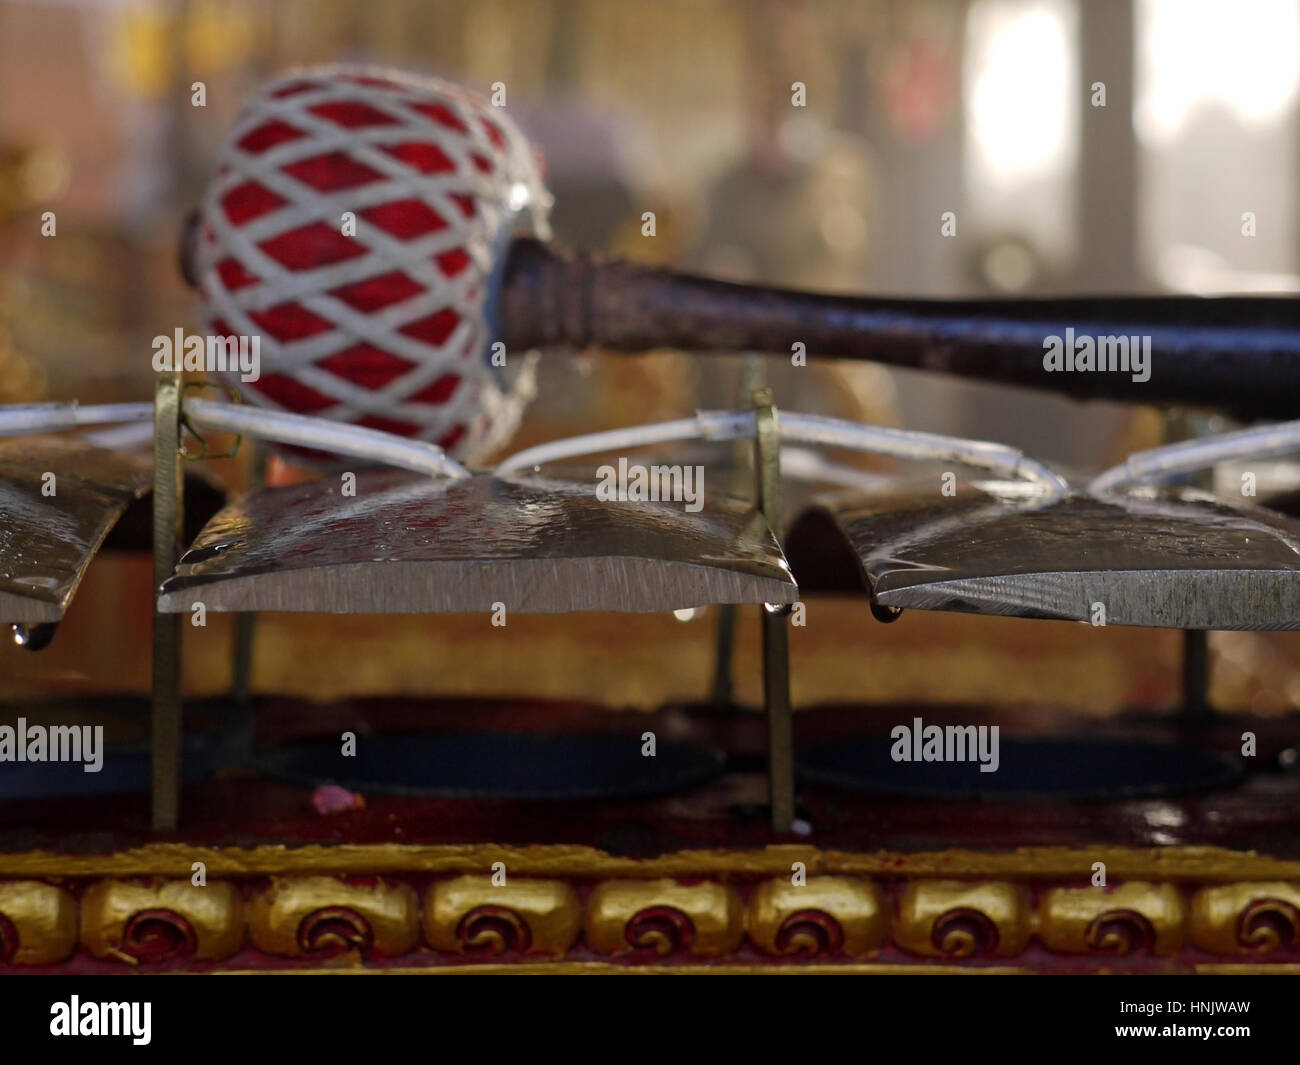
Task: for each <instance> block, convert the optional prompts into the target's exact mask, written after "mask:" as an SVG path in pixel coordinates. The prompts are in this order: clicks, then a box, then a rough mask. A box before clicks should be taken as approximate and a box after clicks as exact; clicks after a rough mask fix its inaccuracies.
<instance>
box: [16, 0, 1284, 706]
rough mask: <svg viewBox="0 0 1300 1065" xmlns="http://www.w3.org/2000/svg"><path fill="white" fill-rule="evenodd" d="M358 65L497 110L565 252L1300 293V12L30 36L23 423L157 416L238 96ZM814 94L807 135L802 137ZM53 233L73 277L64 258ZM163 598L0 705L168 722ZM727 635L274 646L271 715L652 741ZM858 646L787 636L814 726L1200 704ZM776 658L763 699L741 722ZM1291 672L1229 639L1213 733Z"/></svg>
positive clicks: (651, 408) (571, 15) (417, 9)
mask: <svg viewBox="0 0 1300 1065" xmlns="http://www.w3.org/2000/svg"><path fill="white" fill-rule="evenodd" d="M340 60H355V61H372V62H376V63H382V64H390V65H394V66H398V67H401V68H403V69H406V70H410V71H416V72H426V73H432V74H437V75H440V76H443V77H446V78H449V79H452V80H455V81H458V82H461V83H464V84H466V85H468V86H471V87H473V88H476V89H478V90H481V91H486V90H487V89H488V87H489V86H490V85H492V84H493V83H494V82H502V83H504V84H505V86H506V89H507V94H508V97H507V101H508V109H509V111H510V113H511V114H512V115H513V116H514V118H515V119H516V121H517V122H518V123H519V125H520V126H521V127H522V128H523V129H524V131H525V132H526V133H528V134H529V135H530V136H531V137H532V139H533V140H534V141H535V142H536V143H538V144H539V145H540V146H541V147H542V149H543V151H544V153H545V155H546V159H547V165H548V180H549V183H550V185H551V188H552V191H553V193H554V195H555V200H556V209H555V213H554V216H553V223H554V228H555V232H556V237H557V239H558V240H559V241H561V242H562V243H565V244H568V245H571V246H577V247H588V248H598V249H604V250H607V251H610V252H613V253H617V254H620V255H624V256H627V257H630V258H634V259H639V260H642V261H657V262H664V263H672V264H675V265H679V266H685V267H690V268H697V269H701V270H707V271H709V272H712V273H715V274H719V275H722V276H726V277H730V278H734V279H741V280H754V281H762V282H768V283H773V284H783V285H791V286H803V287H812V288H818V289H823V290H827V291H870V292H878V293H897V294H908V295H925V296H943V295H961V296H981V295H987V296H995V295H999V294H1008V293H1028V294H1051V293H1066V292H1105V291H1111V292H1128V293H1132V292H1148V291H1149V292H1157V291H1191V292H1229V291H1295V290H1296V288H1297V284H1298V282H1297V280H1296V275H1297V274H1298V273H1300V183H1298V182H1297V181H1296V175H1297V172H1298V170H1300V168H1298V166H1297V163H1298V162H1300V158H1298V156H1300V101H1298V99H1297V96H1298V90H1300V0H1219V2H1215V0H1132V2H1130V0H1089V2H1084V0H656V2H654V3H641V2H633V0H472V2H462V0H364V2H349V0H170V2H165V0H79V2H74V0H66V2H65V0H36V2H33V0H0V402H21V401H33V400H43V399H72V398H78V399H80V400H82V401H83V402H89V401H108V400H115V399H141V398H147V397H148V396H149V395H150V394H151V380H150V365H149V355H150V353H151V351H150V346H149V339H150V338H151V337H153V336H154V335H156V334H160V333H170V332H171V331H172V330H173V329H175V328H176V327H177V326H184V327H185V328H186V329H187V330H191V331H192V330H195V329H197V322H196V320H195V318H194V313H193V311H194V308H193V303H192V299H191V297H190V294H189V293H188V291H187V290H186V289H185V287H184V285H183V284H182V282H181V280H180V278H179V276H178V274H177V270H176V266H175V260H176V244H177V237H178V233H179V228H180V222H181V219H182V218H183V216H184V214H185V212H186V211H188V210H189V208H190V207H191V206H193V205H194V204H195V203H196V201H197V200H198V198H199V197H200V195H201V192H202V189H203V186H204V184H205V182H206V181H207V179H208V177H209V175H210V172H211V167H212V160H213V158H214V156H215V154H216V151H217V149H218V147H219V145H220V143H221V140H222V138H223V137H224V135H225V131H226V129H227V128H228V126H229V124H230V122H231V120H232V118H233V116H234V114H235V112H236V111H237V109H238V107H239V105H240V103H241V101H242V99H243V97H244V96H245V95H246V94H247V93H248V92H249V91H250V90H251V89H252V88H254V87H255V86H256V85H257V84H258V83H259V82H261V81H262V80H264V79H266V78H267V77H269V76H271V75H272V74H274V73H277V72H280V71H282V70H284V69H286V68H289V67H293V66H297V65H303V64H310V63H317V62H328V61H340ZM196 81H202V82H203V83H204V85H205V88H206V106H204V107H194V106H192V104H191V93H192V85H193V83H194V82H196ZM795 82H801V83H803V85H804V86H805V87H806V106H803V107H796V106H792V101H791V87H792V84H793V83H795ZM47 211H53V212H55V216H56V219H57V239H50V238H48V237H45V236H43V235H42V216H43V213H44V212H47ZM645 211H653V212H655V216H656V233H655V235H654V236H653V237H646V236H643V235H642V227H641V219H642V215H643V213H644V212H645ZM948 211H951V212H955V215H956V233H955V235H952V236H944V235H942V232H941V218H942V216H943V214H944V212H948ZM1245 212H1252V213H1253V215H1254V218H1255V228H1254V235H1253V236H1246V235H1244V234H1243V222H1242V216H1243V214H1244V213H1245ZM739 366H740V356H739V355H738V356H737V357H736V358H734V359H723V360H710V361H709V362H708V363H707V364H702V362H701V361H699V360H692V359H689V358H687V357H684V356H681V355H679V354H676V353H672V352H663V353H656V354H654V355H651V356H647V357H645V358H642V359H628V358H612V357H605V358H602V357H601V356H600V355H599V353H587V354H582V355H575V356H554V357H551V358H548V359H547V360H546V361H545V363H544V364H543V368H542V372H541V377H540V394H539V399H538V401H537V402H536V403H535V404H534V405H533V407H532V408H531V409H530V412H529V414H528V416H527V419H526V422H525V425H524V427H523V430H522V431H521V433H520V435H519V437H518V438H517V440H516V443H517V444H519V445H522V444H526V443H531V442H535V441H537V440H542V439H548V438H554V437H558V436H562V435H568V434H570V433H578V432H583V431H586V430H591V429H596V428H606V427H609V426H613V425H627V424H634V423H639V422H645V421H653V420H656V419H660V418H667V417H676V416H680V415H681V414H682V413H683V412H687V411H689V410H691V409H693V408H695V407H696V406H700V405H727V404H729V403H730V401H731V400H732V399H733V398H734V395H735V392H736V388H737V381H738V377H739ZM768 367H769V368H768V375H769V378H770V380H771V383H772V384H773V385H774V387H775V389H776V395H777V400H778V403H780V404H782V405H785V406H787V407H791V408H798V409H804V410H815V411H820V412H825V413H831V414H837V415H841V416H844V417H851V418H860V419H865V420H871V421H876V422H881V423H885V424H900V425H907V426H909V427H913V428H919V429H928V430H934V431H942V432H947V433H957V434H963V435H970V436H977V437H984V438H989V439H996V440H1002V441H1005V442H1008V443H1011V444H1014V445H1015V446H1018V447H1021V448H1024V449H1025V450H1027V451H1029V452H1031V453H1033V454H1035V455H1036V456H1039V457H1042V458H1045V459H1048V460H1055V461H1058V462H1063V463H1067V464H1070V465H1074V466H1084V467H1101V466H1104V465H1108V464H1110V463H1112V462H1114V461H1116V460H1117V459H1118V458H1120V457H1121V456H1122V455H1123V454H1125V453H1126V452H1127V451H1129V450H1132V449H1133V448H1137V447H1145V446H1151V445H1153V444H1155V443H1157V442H1159V441H1160V440H1162V439H1164V438H1166V437H1167V435H1168V434H1169V433H1170V432H1180V431H1184V430H1185V428H1186V425H1185V424H1182V425H1181V427H1179V425H1178V424H1175V423H1171V419H1170V418H1169V416H1168V415H1167V414H1166V413H1165V412H1158V411H1154V410H1149V409H1144V410H1138V409H1134V408H1120V407H1115V406H1111V405H1106V404H1097V403H1091V404H1086V405H1085V404H1072V403H1069V402H1066V401H1064V400H1059V399H1054V398H1050V397H1043V396H1040V395H1036V394H1030V393H1020V392H1016V391H1014V390H1008V389H999V388H994V387H991V386H984V385H970V384H961V383H957V382H953V381H949V380H946V379H939V378H927V377H924V376H922V375H917V374H914V373H910V372H906V371H901V372H890V371H885V370H882V369H878V368H873V367H869V366H862V365H858V366H836V365H827V364H824V363H823V364H818V365H810V367H809V368H808V369H795V368H792V367H790V366H789V365H788V360H772V361H771V362H770V363H769V364H768ZM242 469H243V468H242V467H240V466H234V467H231V468H230V469H228V470H223V471H222V476H223V479H226V480H228V481H230V482H231V483H233V484H238V483H239V480H240V477H241V476H242ZM141 566H143V567H144V571H145V572H147V566H148V563H147V560H132V559H120V560H116V561H114V562H111V563H110V562H108V561H107V560H105V561H104V562H103V563H101V564H97V567H96V568H95V569H94V570H92V576H91V578H88V583H87V585H86V586H85V587H84V588H83V591H82V592H81V594H80V595H79V596H78V598H77V600H76V602H75V603H74V607H73V610H72V611H71V612H70V613H69V616H68V620H67V622H66V623H65V626H64V629H65V631H64V632H62V633H61V635H60V639H59V640H58V641H56V644H55V646H54V647H52V648H51V649H50V650H49V651H47V652H44V653H43V654H42V655H41V656H31V655H26V654H24V653H22V652H18V651H15V650H13V649H11V648H5V649H4V650H2V651H0V687H4V688H17V689H18V690H31V689H40V690H45V689H47V688H49V687H51V686H53V687H61V688H64V689H67V688H72V689H77V690H79V689H81V688H94V687H99V688H103V687H105V686H108V687H110V688H112V687H116V688H124V689H138V690H145V689H147V684H148V679H147V678H148V662H147V655H148V642H147V626H148V623H149V611H148V580H147V577H145V578H144V581H143V585H144V586H143V588H141V587H139V584H140V572H139V570H140V567H141ZM704 614H705V620H704V621H701V620H699V619H697V620H696V621H694V622H691V623H688V624H685V625H683V624H681V623H678V622H674V621H673V619H672V618H666V619H664V618H621V619H619V622H618V625H617V626H610V625H609V624H608V621H607V620H602V619H598V618H573V619H566V622H565V624H564V626H561V627H557V626H555V625H553V624H552V623H550V622H548V621H546V619H518V620H517V622H516V621H512V623H511V627H510V637H509V638H508V639H503V638H502V637H501V634H500V630H497V631H493V630H490V629H487V628H486V623H485V624H484V626H483V627H482V628H483V630H484V631H483V632H479V627H478V626H475V625H470V624H467V623H466V622H465V621H464V620H463V619H445V618H443V619H439V618H421V619H355V618H353V619H334V618H268V619H264V620H265V622H266V623H265V624H264V625H263V626H262V627H261V628H260V629H259V642H258V646H257V653H256V656H255V668H254V680H255V685H256V686H257V687H258V688H259V689H260V690H274V691H286V692H294V693H298V694H308V695H314V696H318V697H327V696H334V695H342V694H347V693H351V692H396V691H403V692H420V693H429V694H433V693H446V694H451V693H457V694H464V693H477V692H482V691H491V692H494V693H498V694H510V693H514V692H519V693H523V692H532V693H535V694H552V695H576V696H582V697H591V698H599V699H601V700H602V701H607V702H610V703H613V704H630V705H637V706H653V705H656V704H657V703H659V702H661V701H663V700H666V699H674V698H688V697H691V696H692V695H699V694H701V693H702V692H703V691H704V690H705V689H706V687H707V677H708V672H709V653H710V651H711V640H710V639H709V633H710V631H711V628H710V627H708V625H707V612H704ZM863 614H864V607H863V605H862V604H861V603H860V602H858V603H838V602H828V603H826V604H824V605H822V606H817V607H814V608H812V609H810V613H809V624H808V628H807V629H806V630H803V631H799V630H796V632H795V633H794V637H793V638H794V655H795V694H796V698H797V699H799V700H800V701H801V702H803V703H807V702H810V701H813V702H815V701H820V700H826V699H853V700H864V701H873V700H880V699H896V698H934V699H941V700H949V701H951V700H963V699H986V700H1003V701H1010V702H1018V703H1025V702H1034V701H1038V700H1049V701H1057V702H1064V703H1067V704H1070V705H1072V706H1074V707H1075V708H1076V709H1079V710H1083V711H1087V712H1092V713H1098V714H1103V713H1112V712H1114V711H1116V710H1118V709H1122V708H1124V707H1126V706H1132V705H1161V704H1163V703H1165V702H1169V701H1171V700H1172V699H1174V698H1175V697H1176V693H1177V676H1178V673H1177V660H1178V640H1177V634H1172V633H1146V632H1143V633H1133V632H1132V631H1131V630H1130V631H1127V632H1126V631H1123V630H1120V631H1117V632H1110V631H1107V630H1091V631H1088V630H1085V629H1083V628H1081V627H1079V626H1069V625H1065V624H1063V623H1061V624H1058V623H1041V622H1030V623H1022V622H1016V621H1013V620H1008V619H971V618H963V617H954V616H931V617H923V618H922V617H912V616H909V623H908V624H905V625H898V626H893V627H891V628H889V629H882V628H880V627H878V626H872V627H865V625H866V623H864V621H863V620H862V619H863ZM123 618H125V619H126V621H125V622H124V621H123ZM570 622H571V623H572V624H570ZM79 626H80V628H79ZM753 636H754V634H753V633H747V641H748V642H746V643H745V645H744V646H742V648H741V653H742V659H741V661H740V662H739V663H738V677H739V678H740V679H741V680H742V684H741V691H740V694H741V696H742V697H750V698H756V696H757V692H756V689H755V690H750V689H749V688H747V687H746V686H747V685H749V684H750V683H751V681H753V682H754V683H756V681H757V673H756V671H755V670H753V669H750V668H749V666H748V665H747V663H746V661H745V659H744V657H743V656H744V655H747V654H752V653H753V651H754V642H755V641H752V640H750V639H749V638H750V637H753ZM228 639H229V631H228V629H227V627H226V619H214V621H213V622H212V624H211V627H210V629H209V630H208V631H204V632H201V633H198V634H193V633H192V634H190V635H189V640H190V644H191V648H190V650H188V651H187V670H189V682H190V684H191V687H192V688H193V689H194V690H217V689H220V688H221V686H222V685H224V684H225V683H226V670H227V669H228V663H229V654H228V649H227V646H226V645H227V642H228ZM341 644H345V645H347V646H348V647H349V648H350V650H349V653H348V655H346V656H343V658H342V659H341V658H340V656H339V655H338V648H339V646H340V645H341ZM1298 647H1300V644H1298V643H1297V641H1296V640H1295V639H1294V638H1292V637H1289V636H1266V637H1258V636H1249V635H1242V634H1215V635H1214V636H1213V638H1212V649H1213V653H1214V656H1215V663H1216V667H1215V670H1214V688H1213V694H1214V696H1215V698H1216V699H1217V700H1218V701H1219V702H1220V703H1222V704H1224V705H1230V706H1234V707H1239V708H1242V709H1252V710H1255V711H1257V712H1263V713H1279V712H1284V711H1285V710H1288V709H1294V708H1296V707H1300V676H1298V675H1297V674H1296V672H1295V671H1294V670H1293V669H1292V668H1291V667H1292V666H1293V665H1294V664H1298V663H1300V656H1297V654H1296V650H1297V648H1298ZM601 649H603V650H606V651H609V652H610V653H609V654H606V655H604V657H603V658H602V657H601V656H600V655H599V654H598V653H597V652H598V651H599V650H601ZM664 661H671V662H672V663H673V665H674V668H671V669H664V668H662V667H663V662H664ZM307 662H310V663H311V668H310V669H306V668H304V663H307ZM936 663H941V664H942V667H943V668H936Z"/></svg>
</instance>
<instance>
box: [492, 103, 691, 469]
mask: <svg viewBox="0 0 1300 1065" xmlns="http://www.w3.org/2000/svg"><path fill="white" fill-rule="evenodd" d="M514 113H515V115H516V117H517V120H518V122H519V125H520V128H521V129H523V131H524V133H525V134H526V135H527V136H528V137H529V139H530V140H531V141H532V142H533V143H534V144H536V145H538V146H539V147H540V149H541V151H542V154H543V156H544V158H545V163H544V166H545V171H544V175H545V180H546V184H547V187H548V188H549V189H550V190H551V193H552V195H553V196H554V200H555V205H554V208H553V210H552V213H551V216H550V221H551V227H552V230H553V232H554V235H555V241H556V243H557V244H559V245H561V246H564V247H569V248H578V249H584V250H585V249H591V250H594V251H598V252H606V253H609V254H615V255H627V256H629V257H631V258H636V259H639V260H641V261H645V260H646V257H647V252H655V253H661V254H667V255H668V257H669V259H671V258H672V257H673V256H674V252H675V248H676V245H677V244H678V241H676V240H675V239H674V234H676V233H678V232H679V231H680V229H681V228H682V227H681V226H680V225H679V224H676V223H675V221H674V218H673V217H672V216H671V212H666V211H664V210H663V209H662V207H660V206H659V205H655V215H656V218H655V225H656V235H657V236H658V237H659V238H660V239H658V240H655V241H645V240H642V239H641V237H640V227H641V225H642V212H643V210H646V209H649V205H646V206H645V207H643V206H642V204H643V203H645V200H644V197H643V196H640V195H639V194H638V190H637V188H636V184H635V180H634V175H633V168H632V165H631V162H630V158H629V151H628V147H627V145H628V140H629V137H630V136H632V135H634V133H635V129H636V120H635V116H632V115H629V114H626V113H616V112H613V111H611V110H608V109H602V108H599V107H597V106H596V105H593V104H592V103H591V102H590V101H588V100H586V99H579V98H577V97H573V96H560V97H551V98H549V99H543V100H540V101H533V102H530V103H528V104H521V105H520V106H519V107H518V109H517V110H516V111H515V112H514ZM690 382H691V375H690V371H689V368H688V359H687V358H686V357H684V356H679V355H676V354H667V353H665V354H663V355H652V356H649V357H647V358H635V359H632V358H626V357H623V356H617V355H612V356H606V357H603V358H602V357H600V356H599V354H598V353H593V352H575V353H572V354H567V353H563V352H555V353H550V354H548V356H547V358H546V359H545V360H544V362H543V365H542V368H541V371H540V372H539V374H538V396H537V400H536V401H535V402H534V403H533V404H532V405H531V406H530V407H529V410H528V412H527V413H526V414H525V416H524V422H523V424H522V426H521V427H520V431H519V433H518V434H516V436H515V438H514V440H513V441H512V443H511V445H510V450H515V449H517V448H520V447H527V446H528V445H529V444H532V443H536V442H539V441H541V440H549V439H555V438H557V437H562V436H568V435H572V434H574V433H580V432H583V431H587V430H595V429H606V428H613V427H615V426H623V425H636V424H640V423H642V422H649V421H655V420H657V419H662V418H669V417H677V416H680V415H681V414H683V413H687V412H689V411H690V410H692V409H693V408H694V407H695V406H696V405H697V403H696V399H695V397H694V395H693V393H692V391H691V387H690Z"/></svg>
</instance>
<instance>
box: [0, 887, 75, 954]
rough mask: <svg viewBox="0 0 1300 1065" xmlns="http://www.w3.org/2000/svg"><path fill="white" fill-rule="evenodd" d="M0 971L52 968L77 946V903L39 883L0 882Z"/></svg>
mask: <svg viewBox="0 0 1300 1065" xmlns="http://www.w3.org/2000/svg"><path fill="white" fill-rule="evenodd" d="M0 929H3V931H0V968H4V967H6V966H10V965H53V964H56V963H57V962H61V961H63V960H64V959H65V958H67V957H68V956H69V955H71V954H72V952H73V951H74V950H75V949H76V946H77V902H76V900H75V899H74V898H73V897H72V895H71V893H70V892H68V891H66V890H65V889H64V888H61V887H58V886H56V885H54V884H46V883H43V882H42V881H39V880H6V881H0Z"/></svg>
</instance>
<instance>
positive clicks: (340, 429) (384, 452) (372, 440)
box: [184, 399, 470, 477]
mask: <svg viewBox="0 0 1300 1065" xmlns="http://www.w3.org/2000/svg"><path fill="white" fill-rule="evenodd" d="M184 409H185V414H186V416H187V417H188V418H189V420H190V421H191V422H193V423H194V424H196V425H201V426H203V427H205V428H207V429H217V430H220V431H223V432H228V433H240V434H242V435H247V436H255V437H259V438H261V439H264V440H275V441H278V442H279V443H281V444H291V445H293V446H295V447H306V448H313V449H315V450H317V451H330V452H334V453H335V454H341V455H350V456H352V457H353V458H359V459H364V460H366V461H367V462H376V463H382V464H383V465H386V466H396V467H398V468H399V469H403V470H414V471H415V472H416V473H428V474H432V475H433V476H444V477H468V476H470V472H469V470H467V469H465V467H464V466H462V465H461V464H460V463H459V462H457V461H456V460H455V459H453V458H451V457H450V456H449V455H448V454H447V453H446V452H445V451H443V450H442V448H440V447H439V446H438V445H437V444H429V443H426V442H425V441H423V440H409V439H407V438H406V437H403V436H395V435H393V434H392V433H384V432H380V431H379V430H378V429H366V428H363V427H362V426H359V425H349V424H347V423H344V422H331V421H326V420H324V419H323V418H311V417H308V416H307V415H304V414H289V413H287V412H284V411H277V410H264V409H262V408H260V407H248V406H243V405H240V404H232V403H217V402H214V401H213V400H209V399H187V400H186V401H185V408H184Z"/></svg>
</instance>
